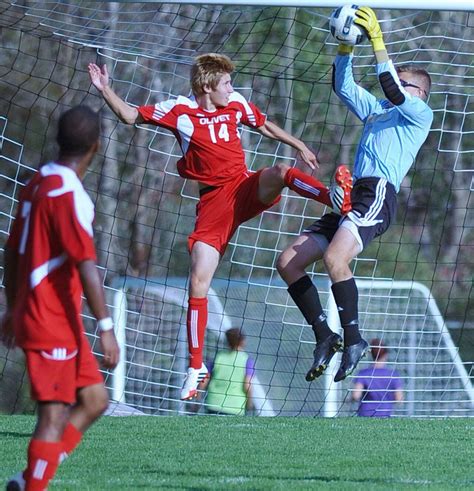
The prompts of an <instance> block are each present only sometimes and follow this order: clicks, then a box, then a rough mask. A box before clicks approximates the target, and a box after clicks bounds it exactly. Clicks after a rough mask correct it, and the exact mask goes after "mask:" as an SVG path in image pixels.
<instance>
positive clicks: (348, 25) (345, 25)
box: [329, 5, 366, 46]
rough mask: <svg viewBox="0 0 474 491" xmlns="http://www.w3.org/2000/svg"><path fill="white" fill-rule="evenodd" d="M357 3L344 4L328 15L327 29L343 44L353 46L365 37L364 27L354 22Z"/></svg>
mask: <svg viewBox="0 0 474 491" xmlns="http://www.w3.org/2000/svg"><path fill="white" fill-rule="evenodd" d="M358 8H359V7H358V6H357V5H344V6H343V7H339V8H337V9H336V10H335V11H334V12H333V13H332V14H331V17H329V29H330V31H331V34H332V35H333V36H334V37H335V38H336V39H337V41H339V42H340V43H343V44H349V45H351V46H355V45H356V44H360V43H361V42H362V41H363V40H364V39H365V37H366V35H365V31H364V29H362V28H361V27H360V26H358V25H357V24H354V19H355V17H356V15H355V13H356V10H357V9H358Z"/></svg>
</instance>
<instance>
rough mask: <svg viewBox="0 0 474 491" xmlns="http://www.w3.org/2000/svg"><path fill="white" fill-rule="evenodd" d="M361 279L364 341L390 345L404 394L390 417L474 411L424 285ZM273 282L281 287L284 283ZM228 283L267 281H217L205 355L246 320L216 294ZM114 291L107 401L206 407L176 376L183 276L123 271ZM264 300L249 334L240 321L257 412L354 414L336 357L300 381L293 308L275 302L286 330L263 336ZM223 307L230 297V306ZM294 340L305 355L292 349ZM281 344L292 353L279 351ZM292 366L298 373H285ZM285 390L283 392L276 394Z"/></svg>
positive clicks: (242, 287)
mask: <svg viewBox="0 0 474 491" xmlns="http://www.w3.org/2000/svg"><path fill="white" fill-rule="evenodd" d="M222 283H225V284H222ZM357 285H358V288H359V291H360V302H361V304H362V305H363V309H362V310H361V313H360V314H361V328H362V333H363V335H364V337H366V338H367V339H371V338H374V337H377V338H379V339H381V340H382V341H383V342H384V344H385V345H386V346H387V348H388V349H389V350H390V352H391V356H390V364H391V366H393V367H395V368H396V369H397V371H398V372H399V373H400V375H401V377H402V379H403V381H404V392H405V400H404V402H403V403H402V404H400V405H399V407H397V408H396V409H395V415H398V416H411V417H414V416H416V417H426V416H431V417H436V416H439V417H446V416H456V415H457V416H466V415H474V390H473V387H472V383H471V380H470V378H469V376H468V374H467V372H466V368H465V366H464V364H463V362H462V360H461V359H460V357H459V352H458V349H457V348H456V347H455V346H454V344H453V341H452V339H451V336H450V334H449V331H448V329H447V328H446V325H445V323H444V320H443V316H442V315H441V312H440V311H439V309H438V306H437V304H436V301H435V300H434V298H433V297H432V295H431V293H430V291H429V290H428V289H427V288H426V287H425V286H424V285H422V284H420V283H416V282H408V281H398V282H397V281H383V280H358V282H357ZM273 286H274V288H276V289H278V290H280V289H284V287H283V285H282V284H281V283H277V284H275V285H273ZM327 287H328V285H324V284H323V283H321V290H325V289H326V290H327V292H328V295H327V312H328V319H329V323H330V325H331V327H332V329H333V330H335V331H339V330H340V324H339V321H338V314H337V309H336V305H335V303H334V301H333V299H332V295H330V294H329V290H328V288H327ZM229 289H232V291H233V292H234V293H233V294H234V296H236V297H241V298H246V297H247V295H248V290H249V289H251V290H252V295H251V296H252V297H258V296H259V291H260V295H266V290H267V286H266V285H262V284H258V283H255V284H253V285H249V284H248V283H247V282H245V281H237V280H229V281H226V282H222V281H217V282H216V285H215V289H212V290H211V291H210V295H209V300H210V303H209V310H210V316H209V323H208V326H209V328H208V333H207V344H208V350H207V353H210V354H211V361H212V357H213V356H214V353H215V349H216V347H217V346H218V345H221V346H222V343H219V342H217V343H216V341H214V342H212V338H214V339H216V338H217V341H219V339H218V338H219V334H220V333H221V332H224V331H225V330H226V329H228V328H230V327H232V326H233V322H234V323H235V322H238V323H246V324H247V325H248V321H247V320H246V319H245V318H244V317H243V314H242V305H243V302H237V304H233V303H229V302H228V299H226V297H225V295H223V294H222V291H228V290H229ZM114 291H115V293H114V295H113V302H112V304H113V308H114V319H115V323H116V329H117V335H118V337H119V339H120V340H121V352H122V354H123V358H122V362H121V364H120V365H119V367H118V369H117V370H116V371H115V374H114V376H113V383H112V388H113V389H112V394H113V399H114V400H116V401H118V402H120V403H124V404H127V405H130V406H132V407H133V408H135V409H138V410H141V411H143V412H151V413H152V414H160V413H162V412H178V413H188V412H190V411H191V412H196V411H199V410H200V407H201V406H205V399H204V398H201V399H200V400H199V402H198V404H194V405H192V408H191V409H187V408H186V405H183V404H182V403H181V402H180V401H179V388H180V385H179V384H180V382H181V380H182V378H183V375H184V372H185V369H186V368H187V349H186V338H185V331H186V328H185V319H186V279H185V278H174V279H170V278H167V279H166V278H155V279H150V280H148V281H146V282H145V281H142V280H137V279H133V278H121V279H117V282H116V284H115V285H114ZM239 292H240V294H239ZM272 296H273V295H272ZM137 302H138V303H139V309H137V307H136V304H137ZM262 303H263V305H261V306H259V308H260V309H261V311H262V312H261V316H260V322H259V323H257V325H256V326H255V332H253V331H252V329H251V328H249V327H247V329H246V333H247V337H248V338H249V340H250V343H249V350H248V352H249V354H250V356H252V357H254V358H255V361H256V372H255V377H254V380H253V387H254V405H255V412H256V414H258V415H262V416H275V415H279V414H283V415H297V414H305V415H310V414H321V415H323V416H326V417H334V416H341V415H349V414H352V413H353V407H352V405H351V404H350V392H351V379H349V380H348V381H346V382H344V383H342V384H334V383H333V381H332V379H333V377H334V374H335V371H336V366H337V365H338V363H337V362H334V363H333V364H331V366H330V369H328V370H327V372H326V373H325V375H324V376H323V377H322V380H321V382H320V383H319V384H316V386H314V387H313V386H309V385H308V386H307V387H306V388H303V387H302V384H301V380H302V379H303V373H304V370H305V365H304V364H305V363H306V364H308V363H310V362H309V361H308V360H310V359H311V352H312V349H313V344H314V343H313V342H311V341H310V337H308V333H307V331H308V330H309V329H308V328H307V327H302V325H301V316H300V314H298V312H296V311H295V310H296V309H295V308H294V307H293V306H291V305H287V306H285V307H284V306H283V305H278V304H277V303H274V308H275V309H282V308H284V309H285V310H286V313H284V314H283V320H284V326H283V329H284V330H285V332H284V336H283V337H282V339H280V341H279V343H275V340H274V339H273V338H271V337H266V336H263V335H262V334H261V333H262V332H264V331H265V330H266V329H267V328H268V329H271V327H270V326H272V324H273V322H272V321H271V317H272V310H271V309H265V304H267V305H270V304H271V302H270V301H269V300H268V298H267V299H266V300H265V301H264V302H262ZM223 305H227V312H226V311H225V309H224V307H223ZM171 306H172V307H171ZM170 307H171V309H170ZM231 319H234V321H233V322H232V321H231ZM300 345H301V346H300ZM298 346H300V349H299V357H300V358H301V359H293V358H292V357H291V356H288V354H289V353H291V352H292V351H293V352H294V350H295V347H298ZM282 351H283V352H284V351H287V352H288V354H286V355H285V354H281V352H282ZM263 354H271V356H265V355H263ZM157 356H160V357H162V358H165V361H161V362H160V363H158V364H155V363H153V362H150V361H148V362H145V361H144V360H146V359H147V358H148V359H154V358H155V357H157ZM365 366H370V362H369V360H368V359H367V360H364V361H363V362H362V363H361V368H363V367H365ZM289 372H291V373H293V374H294V375H295V377H290V378H288V377H287V373H289ZM269 374H271V376H270V377H269V376H268V375H269ZM282 393H285V394H287V395H286V396H285V397H282V396H281V394H282ZM288 394H292V395H291V397H289V396H288ZM144 397H145V398H146V401H147V402H145V403H144V402H143V400H144Z"/></svg>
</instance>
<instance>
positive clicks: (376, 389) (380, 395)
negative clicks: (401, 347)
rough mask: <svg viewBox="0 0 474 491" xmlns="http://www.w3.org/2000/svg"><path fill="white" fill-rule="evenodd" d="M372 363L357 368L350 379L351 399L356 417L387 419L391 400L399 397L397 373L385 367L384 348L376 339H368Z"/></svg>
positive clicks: (390, 410) (393, 400) (386, 349)
mask: <svg viewBox="0 0 474 491" xmlns="http://www.w3.org/2000/svg"><path fill="white" fill-rule="evenodd" d="M370 345H371V346H372V348H371V354H372V358H373V360H374V365H373V366H372V367H369V368H364V369H363V370H361V371H360V372H359V373H358V374H357V376H356V378H355V379H354V389H353V392H352V400H353V401H357V402H359V408H358V409H357V415H358V416H365V417H376V418H389V417H390V416H391V415H392V411H393V406H394V402H400V401H402V400H403V382H402V379H401V378H400V374H399V373H398V372H397V371H396V370H394V369H393V368H387V366H386V364H387V358H388V348H387V347H386V346H385V345H384V344H383V343H382V341H381V340H380V339H377V338H374V339H372V340H371V341H370Z"/></svg>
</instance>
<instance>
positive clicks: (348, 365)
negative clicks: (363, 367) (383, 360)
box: [334, 339, 369, 382]
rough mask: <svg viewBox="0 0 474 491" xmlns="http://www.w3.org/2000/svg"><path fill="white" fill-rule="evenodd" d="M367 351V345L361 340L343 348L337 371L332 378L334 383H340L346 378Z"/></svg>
mask: <svg viewBox="0 0 474 491" xmlns="http://www.w3.org/2000/svg"><path fill="white" fill-rule="evenodd" d="M368 350H369V343H368V342H367V341H366V340H365V339H361V340H360V341H359V342H358V343H357V344H351V345H350V346H345V347H344V351H343V353H342V361H341V366H340V367H339V370H338V371H337V373H336V376H335V377H334V382H340V381H341V380H344V379H345V378H346V377H348V376H349V375H350V374H351V373H352V372H353V371H354V370H355V369H356V367H357V364H358V363H359V361H360V360H361V359H362V358H363V357H364V356H365V354H366V353H367V351H368Z"/></svg>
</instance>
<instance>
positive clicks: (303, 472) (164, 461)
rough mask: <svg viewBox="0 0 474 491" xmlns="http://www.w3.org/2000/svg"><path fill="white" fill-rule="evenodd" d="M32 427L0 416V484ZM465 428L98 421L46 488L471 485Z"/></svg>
mask: <svg viewBox="0 0 474 491" xmlns="http://www.w3.org/2000/svg"><path fill="white" fill-rule="evenodd" d="M33 425H34V418H32V417H29V416H0V462H1V465H0V479H3V480H4V481H5V480H6V479H7V478H8V477H10V476H11V475H13V474H14V473H15V472H16V471H18V470H19V469H21V468H23V466H24V464H25V452H26V447H27V444H28V440H29V436H30V432H31V431H32V429H33ZM473 428H474V420H472V419H443V420H440V419H436V420H413V419H411V420H410V419H387V420H381V419H369V418H367V419H365V418H340V419H322V418H314V419H312V418H311V419H310V418H256V417H235V418H234V417H221V418H219V417H211V416H202V417H201V416H199V417H128V418H112V417H105V418H102V419H101V420H100V421H99V422H98V423H97V424H96V425H95V426H93V427H92V428H91V429H90V430H89V432H88V433H87V434H86V435H85V438H84V440H83V442H82V444H81V445H80V447H79V448H78V450H77V451H76V452H75V453H74V454H73V455H72V456H71V457H70V458H69V459H68V460H67V461H66V462H64V463H63V464H62V465H61V467H60V469H59V470H58V473H57V474H56V479H55V480H54V482H53V484H52V485H51V486H50V489H57V490H62V489H76V490H85V489H90V490H94V491H95V490H101V489H103V490H105V489H107V490H110V489H113V490H116V489H123V490H129V489H144V490H145V489H194V490H197V489H216V490H218V489H239V490H240V489H261V490H273V489H285V490H286V489H317V490H320V489H323V490H324V489H333V490H346V489H351V490H352V489H356V490H359V489H360V490H364V491H365V490H379V489H393V490H399V489H430V490H431V489H439V490H448V489H456V490H460V489H474V466H473V462H474V450H473V448H474V447H473V441H474V440H473V436H474V435H473ZM0 482H1V481H0Z"/></svg>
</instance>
